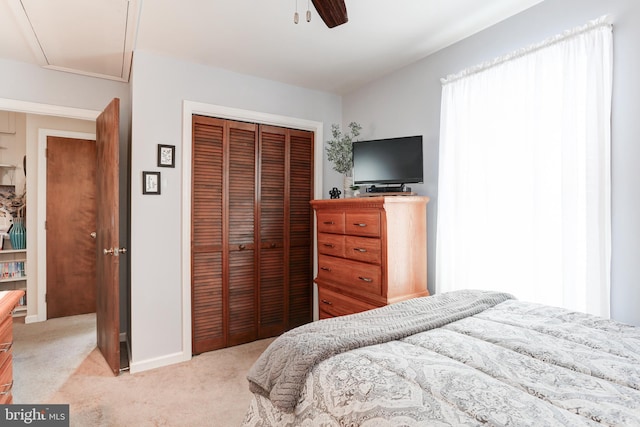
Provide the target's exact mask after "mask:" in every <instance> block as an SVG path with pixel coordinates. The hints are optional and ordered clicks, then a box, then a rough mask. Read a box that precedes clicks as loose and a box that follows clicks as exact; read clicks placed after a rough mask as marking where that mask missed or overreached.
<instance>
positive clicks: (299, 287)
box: [287, 130, 314, 329]
mask: <svg viewBox="0 0 640 427" xmlns="http://www.w3.org/2000/svg"><path fill="white" fill-rule="evenodd" d="M289 135H290V137H289V164H288V168H287V169H288V175H289V176H288V181H289V182H290V185H289V197H288V198H289V236H288V241H289V254H290V256H289V260H288V266H289V296H288V309H289V310H288V316H287V317H288V319H287V320H288V328H289V329H291V328H295V327H297V326H300V325H303V324H305V323H308V322H311V321H312V320H313V308H312V306H313V285H312V283H313V210H312V208H311V205H310V204H309V202H310V201H311V200H312V199H313V174H314V172H313V135H314V134H313V132H307V131H299V130H291V131H290V134H289Z"/></svg>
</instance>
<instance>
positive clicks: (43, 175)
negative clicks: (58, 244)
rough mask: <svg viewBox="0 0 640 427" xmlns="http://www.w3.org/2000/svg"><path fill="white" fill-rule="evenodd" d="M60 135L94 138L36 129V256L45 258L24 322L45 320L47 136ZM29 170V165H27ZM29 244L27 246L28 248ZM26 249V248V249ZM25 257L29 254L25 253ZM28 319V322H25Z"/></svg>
mask: <svg viewBox="0 0 640 427" xmlns="http://www.w3.org/2000/svg"><path fill="white" fill-rule="evenodd" d="M50 136H53V137H61V138H74V139H91V140H93V141H95V140H96V134H95V133H86V132H75V131H63V130H56V129H39V130H38V165H39V167H38V168H36V169H37V181H36V182H37V198H38V209H37V213H36V217H37V219H38V221H37V227H36V229H37V236H38V243H37V245H36V246H37V254H38V255H37V257H38V259H39V260H45V262H39V263H37V273H36V277H37V283H38V287H37V296H36V298H37V311H36V313H35V315H34V314H32V313H28V314H29V316H28V317H29V319H25V322H26V323H30V322H33V321H37V322H43V321H45V320H47V303H46V294H47V263H46V259H47V232H46V230H45V220H46V218H47V157H46V148H47V138H48V137H50ZM27 170H29V167H27ZM27 179H28V177H27ZM28 247H29V246H27V248H28ZM27 250H28V249H27ZM27 258H29V255H28V254H27ZM27 320H30V322H27Z"/></svg>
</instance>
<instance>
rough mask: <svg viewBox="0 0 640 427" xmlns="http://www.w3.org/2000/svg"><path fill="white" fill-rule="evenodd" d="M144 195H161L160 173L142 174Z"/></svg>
mask: <svg viewBox="0 0 640 427" xmlns="http://www.w3.org/2000/svg"><path fill="white" fill-rule="evenodd" d="M142 194H160V172H142Z"/></svg>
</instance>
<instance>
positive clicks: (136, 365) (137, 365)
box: [129, 352, 191, 374]
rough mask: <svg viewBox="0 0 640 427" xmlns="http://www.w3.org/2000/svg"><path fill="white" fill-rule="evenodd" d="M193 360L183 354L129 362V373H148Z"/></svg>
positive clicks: (188, 355)
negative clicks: (151, 370) (150, 370)
mask: <svg viewBox="0 0 640 427" xmlns="http://www.w3.org/2000/svg"><path fill="white" fill-rule="evenodd" d="M188 360H191V355H190V354H186V353H183V352H180V353H173V354H168V355H166V356H161V357H155V358H153V359H147V360H142V361H139V362H136V361H130V362H129V372H131V373H132V374H135V373H138V372H143V371H148V370H149V369H155V368H161V367H163V366H169V365H173V364H175V363H181V362H186V361H188Z"/></svg>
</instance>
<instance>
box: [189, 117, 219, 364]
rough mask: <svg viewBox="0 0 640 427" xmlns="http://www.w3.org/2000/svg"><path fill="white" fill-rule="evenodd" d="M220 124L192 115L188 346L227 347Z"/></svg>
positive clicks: (203, 348)
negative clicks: (189, 321) (189, 318)
mask: <svg viewBox="0 0 640 427" xmlns="http://www.w3.org/2000/svg"><path fill="white" fill-rule="evenodd" d="M223 138H224V121H222V120H218V119H212V118H204V117H197V116H194V119H193V143H192V144H193V146H192V149H193V156H192V158H193V160H192V169H193V174H192V211H191V212H192V213H191V215H192V217H191V227H192V230H191V236H192V243H191V274H192V277H191V288H192V289H191V298H192V316H191V317H192V330H193V331H192V347H193V352H194V353H195V354H198V353H202V352H204V351H210V350H215V349H218V348H222V347H224V346H225V332H224V318H225V305H224V292H223V270H222V259H223V198H222V192H223V169H224V166H223V163H224V162H223Z"/></svg>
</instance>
